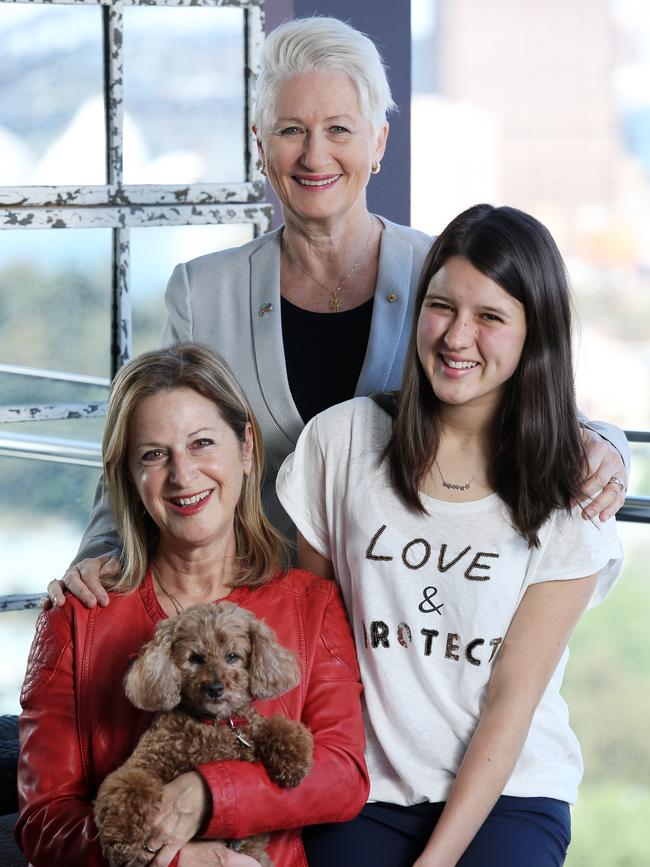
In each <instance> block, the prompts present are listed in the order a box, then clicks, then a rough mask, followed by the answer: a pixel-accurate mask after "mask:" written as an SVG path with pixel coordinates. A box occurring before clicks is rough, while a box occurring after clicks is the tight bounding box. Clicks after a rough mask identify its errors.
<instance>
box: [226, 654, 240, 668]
mask: <svg viewBox="0 0 650 867" xmlns="http://www.w3.org/2000/svg"><path fill="white" fill-rule="evenodd" d="M238 659H241V657H240V655H239V654H238V653H234V652H231V653H227V654H226V662H228V663H229V664H230V665H232V664H233V662H237V660H238Z"/></svg>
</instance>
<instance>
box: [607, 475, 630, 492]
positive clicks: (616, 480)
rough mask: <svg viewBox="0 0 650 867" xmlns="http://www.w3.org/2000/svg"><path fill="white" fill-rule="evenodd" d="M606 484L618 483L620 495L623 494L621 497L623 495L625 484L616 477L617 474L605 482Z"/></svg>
mask: <svg viewBox="0 0 650 867" xmlns="http://www.w3.org/2000/svg"><path fill="white" fill-rule="evenodd" d="M607 484H608V485H618V486H619V488H620V489H621V496H623V497H624V496H625V491H626V488H625V485H624V484H623V482H622V481H621V480H620V479H619V478H618V476H612V477H611V479H610V480H609V481H608V482H607Z"/></svg>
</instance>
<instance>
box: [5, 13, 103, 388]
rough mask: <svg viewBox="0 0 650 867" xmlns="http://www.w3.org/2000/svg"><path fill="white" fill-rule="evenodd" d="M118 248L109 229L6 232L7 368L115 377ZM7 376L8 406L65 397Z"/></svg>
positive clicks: (23, 380)
mask: <svg viewBox="0 0 650 867" xmlns="http://www.w3.org/2000/svg"><path fill="white" fill-rule="evenodd" d="M1 9H2V6H0V10H1ZM111 245H112V238H111V231H110V229H61V230H52V229H30V230H29V231H24V232H21V231H5V232H0V362H7V363H13V364H17V365H24V366H32V367H38V368H48V369H54V370H60V371H76V372H78V373H83V374H89V375H95V376H104V377H107V376H109V374H110V339H109V335H110V328H111ZM5 376H6V375H4V374H0V384H1V387H0V391H2V395H3V397H2V401H0V402H2V403H5V402H7V401H8V400H11V401H18V402H20V403H27V402H34V401H36V402H39V401H44V402H49V401H51V400H53V399H54V395H55V394H62V391H61V389H62V386H60V387H59V390H58V391H57V390H56V389H55V390H54V391H53V392H52V396H48V395H49V390H48V389H49V386H46V387H45V392H44V391H43V387H42V385H41V386H37V385H36V384H35V383H32V382H28V381H27V380H25V379H20V380H19V379H18V378H15V381H14V380H13V379H12V381H11V383H9V382H8V381H7V385H5V384H4V382H5ZM5 388H10V389H11V392H12V395H13V396H11V397H10V396H9V394H8V393H7V391H5ZM32 388H33V392H32V391H31V389H32ZM16 389H19V390H20V392H19V393H16ZM30 394H31V396H30ZM61 399H72V398H71V397H68V398H63V397H62V398H61Z"/></svg>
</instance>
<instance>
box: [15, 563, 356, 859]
mask: <svg viewBox="0 0 650 867" xmlns="http://www.w3.org/2000/svg"><path fill="white" fill-rule="evenodd" d="M228 600H229V601H232V602H236V603H237V604H238V605H241V606H243V607H244V608H248V609H249V610H250V611H253V612H254V613H255V614H256V615H258V616H260V617H263V619H264V620H265V621H266V622H267V623H268V624H269V625H270V626H272V627H273V629H274V630H275V632H276V634H277V636H278V639H279V640H280V642H281V643H282V644H283V645H285V646H286V647H290V648H291V649H292V650H293V651H294V652H295V653H296V655H297V658H298V659H299V660H300V664H301V669H302V680H301V682H300V684H299V685H298V686H297V687H296V688H295V689H293V690H292V691H291V692H289V693H287V694H285V695H283V696H280V698H278V699H275V700H269V701H259V702H256V707H257V709H258V710H259V711H260V712H261V713H263V714H267V715H271V714H273V713H278V712H281V713H284V714H285V715H286V716H288V717H291V718H293V719H301V720H302V721H303V722H304V723H305V724H306V725H307V726H308V727H309V728H310V729H311V731H312V732H313V735H314V767H313V770H312V771H311V773H310V774H309V775H308V776H307V777H306V779H305V780H304V782H303V783H302V784H301V785H300V786H298V788H296V789H280V788H279V787H277V786H276V785H275V784H274V783H272V782H271V781H270V780H269V778H268V776H267V774H266V771H265V770H264V768H263V767H262V765H261V764H259V763H250V762H234V761H227V762H215V763H214V764H211V765H204V766H202V767H200V768H197V770H198V772H199V773H200V774H201V775H202V776H203V778H204V780H205V782H206V783H207V785H208V788H209V789H210V791H211V793H212V818H211V820H210V821H209V823H208V826H207V828H205V829H204V831H203V836H204V837H205V838H208V839H217V838H218V839H229V838H238V837H245V836H248V835H249V834H255V833H258V832H261V831H275V832H276V833H274V834H273V835H272V838H271V843H270V844H269V854H270V856H271V858H272V860H273V861H274V863H275V864H276V867H306V864H307V861H306V859H305V854H304V850H303V847H302V843H301V841H300V828H301V826H303V825H309V824H316V823H321V822H336V821H345V820H347V819H350V818H352V817H354V816H355V815H356V814H357V813H358V812H359V810H360V809H361V807H362V806H363V805H364V803H365V801H366V798H367V795H368V777H367V772H366V767H365V764H364V759H363V750H364V734H363V723H362V719H361V710H360V701H359V697H360V693H361V685H360V683H359V672H358V668H357V662H356V655H355V651H354V644H353V640H352V635H351V633H350V627H349V625H348V621H347V617H346V615H345V611H344V608H343V604H342V602H341V599H340V595H339V592H338V589H337V587H336V585H335V584H334V583H333V582H331V581H324V580H323V579H321V578H317V577H315V576H314V575H311V574H310V573H308V572H302V571H298V570H292V571H289V572H287V573H284V574H282V575H280V576H278V577H276V578H275V579H274V580H273V581H272V582H270V583H269V584H267V585H265V586H263V587H259V588H257V589H254V590H251V589H249V588H237V589H234V590H233V591H232V592H231V593H230V595H229V596H228ZM164 617H165V614H164V612H163V610H162V609H161V608H160V606H159V605H158V602H157V599H156V596H155V593H154V590H153V586H152V583H151V577H150V576H149V575H148V576H147V578H146V580H145V581H144V583H143V585H142V586H141V587H140V588H139V590H137V591H135V592H133V593H131V594H129V595H128V596H119V595H113V596H112V598H111V603H110V605H109V606H108V608H99V607H96V608H92V609H87V608H84V606H83V605H81V604H80V603H79V602H78V600H76V599H73V598H71V597H69V598H68V599H67V601H66V604H65V605H64V606H63V608H60V609H56V610H53V611H48V612H46V613H44V614H42V615H41V617H40V618H39V620H38V623H37V626H36V636H35V638H34V642H33V644H32V649H31V652H30V656H29V661H28V664H27V674H26V676H25V683H24V685H23V690H22V695H21V702H22V706H23V713H22V715H21V718H20V737H21V754H20V763H19V769H18V784H19V796H20V805H21V811H20V817H19V820H18V823H17V825H16V836H17V839H18V842H19V845H20V846H21V847H22V849H23V852H24V853H25V854H26V856H27V857H28V858H29V860H30V861H31V862H32V864H34V865H36V867H45V865H47V867H51V865H56V867H67V865H70V867H78V865H79V864H83V865H84V867H95V865H104V864H105V862H104V860H103V858H102V856H101V850H100V846H99V842H98V836H97V830H96V828H95V824H94V821H93V816H92V808H91V802H92V799H93V797H94V794H95V792H96V791H97V787H98V786H99V784H100V783H101V781H102V780H103V779H104V777H105V776H106V775H107V774H109V773H110V772H111V771H112V770H114V769H115V768H116V767H117V766H118V765H120V764H121V763H122V762H123V761H124V760H125V759H126V758H127V757H128V756H129V755H130V753H131V752H132V750H133V748H134V747H135V744H136V743H137V741H138V738H139V737H140V735H141V734H142V732H143V731H144V730H145V729H146V727H147V725H148V724H149V721H150V718H151V715H150V714H148V713H145V712H143V711H139V710H137V709H136V708H135V707H133V706H132V705H131V704H130V703H129V701H128V700H127V698H126V697H125V695H124V690H123V687H122V680H123V678H124V674H125V672H126V669H127V665H128V660H129V658H130V657H131V656H132V655H133V654H135V653H137V652H138V650H139V649H140V647H141V645H142V644H143V642H145V641H146V640H147V639H149V638H150V637H151V635H152V634H153V631H154V629H155V626H156V623H157V622H158V621H159V620H162V619H163V618H164ZM287 828H288V829H290V830H278V829H287ZM177 861H178V858H177V859H176V861H175V862H174V863H175V864H176V863H177Z"/></svg>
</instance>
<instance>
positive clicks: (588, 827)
mask: <svg viewBox="0 0 650 867" xmlns="http://www.w3.org/2000/svg"><path fill="white" fill-rule="evenodd" d="M618 530H619V533H620V535H621V538H622V539H623V545H624V547H625V568H624V572H623V575H622V576H621V577H620V579H619V583H618V585H617V586H616V587H615V588H614V590H613V591H612V594H611V596H610V597H609V598H608V599H607V600H606V601H605V602H604V603H603V604H602V605H599V606H598V607H597V608H595V609H594V610H593V611H588V612H587V613H586V614H585V616H584V618H583V620H582V621H581V622H580V624H579V625H578V628H577V630H576V633H575V635H574V636H573V638H572V640H571V659H570V660H569V665H568V668H567V673H566V678H565V683H564V687H563V693H564V696H565V698H566V700H567V702H568V705H569V711H570V714H571V725H572V727H573V729H574V731H575V732H576V734H577V735H578V738H579V740H580V744H581V747H582V751H583V754H584V759H585V778H584V781H583V783H582V786H581V787H580V795H579V797H578V803H577V805H576V807H575V808H574V809H573V811H572V812H573V840H572V842H571V846H570V847H569V855H568V858H567V867H586V865H589V867H642V865H645V864H647V860H648V836H647V825H648V815H649V814H650V790H649V789H648V780H649V779H650V741H649V740H648V731H647V730H648V724H647V721H648V719H650V642H648V624H647V612H648V610H650V582H649V581H648V570H647V564H648V560H649V559H650V532H649V531H648V525H647V524H646V525H643V524H623V523H619V525H618ZM621 828H624V829H625V830H624V833H619V832H620V829H621Z"/></svg>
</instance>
